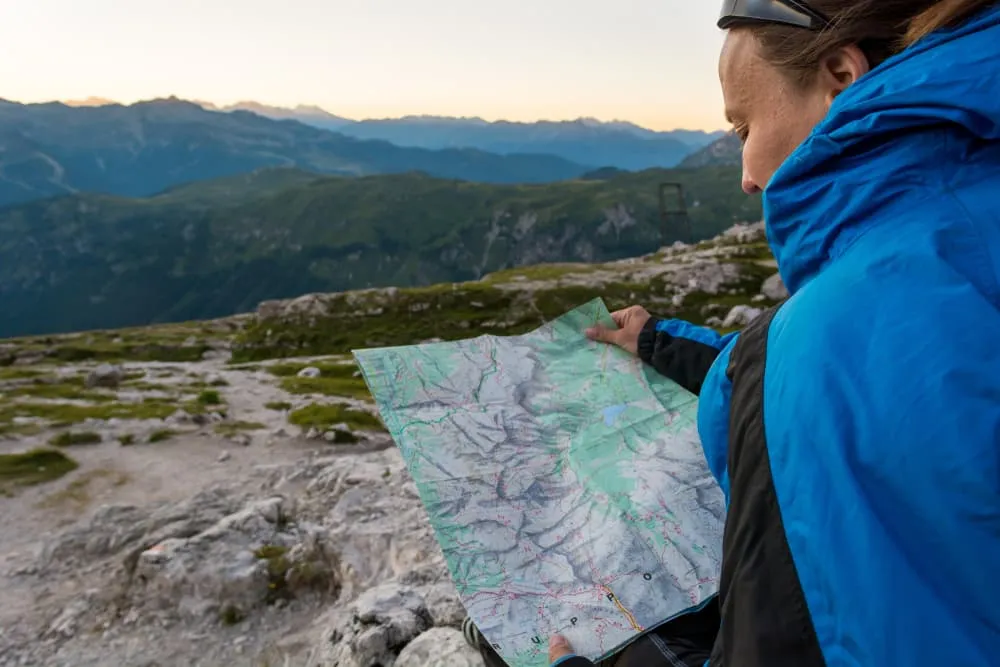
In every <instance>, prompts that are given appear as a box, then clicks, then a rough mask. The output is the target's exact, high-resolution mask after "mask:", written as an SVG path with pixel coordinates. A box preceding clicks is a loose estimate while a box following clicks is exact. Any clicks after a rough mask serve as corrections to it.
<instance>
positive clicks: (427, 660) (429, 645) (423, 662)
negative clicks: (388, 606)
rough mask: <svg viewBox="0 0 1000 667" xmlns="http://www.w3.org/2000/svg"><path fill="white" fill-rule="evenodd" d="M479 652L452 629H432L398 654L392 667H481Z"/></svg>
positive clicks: (458, 632) (481, 660)
mask: <svg viewBox="0 0 1000 667" xmlns="http://www.w3.org/2000/svg"><path fill="white" fill-rule="evenodd" d="M483 664H484V663H483V659H482V657H481V656H480V655H479V651H477V650H475V649H474V648H472V647H471V646H469V645H468V644H467V643H466V641H465V638H464V637H463V636H462V633H461V632H460V631H459V630H455V629H454V628H431V629H430V630H428V631H427V632H425V633H423V634H422V635H420V636H419V637H417V638H416V639H414V640H413V641H412V642H410V643H409V644H407V645H406V647H405V648H404V649H403V650H402V651H401V652H400V654H399V657H398V658H397V659H396V664H395V666H394V667H482V665H483Z"/></svg>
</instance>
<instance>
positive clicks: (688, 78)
mask: <svg viewBox="0 0 1000 667" xmlns="http://www.w3.org/2000/svg"><path fill="white" fill-rule="evenodd" d="M718 10H719V6H718V2H716V1H712V0H709V1H706V0H614V1H612V2H609V0H502V1H501V2H496V1H493V2H489V1H485V0H280V1H279V0H267V1H265V0H30V1H29V0H0V97H2V98H5V99H9V100H15V101H19V102H43V101H51V100H75V99H83V98H87V97H91V96H94V97H103V98H108V99H112V100H115V101H118V102H122V103H126V104H128V103H132V102H135V101H138V100H143V99H152V98H159V97H169V96H171V95H175V96H177V97H180V98H184V99H192V100H202V101H209V102H213V103H216V104H220V105H223V104H231V103H234V102H237V101H243V100H253V101H257V102H261V103H264V104H271V105H275V106H295V105H297V104H312V105H317V106H320V107H322V108H324V109H326V110H328V111H330V112H331V113H335V114H337V115H341V116H346V117H349V118H373V117H374V118H384V117H398V116H403V115H411V114H431V115H446V116H479V117H482V118H485V119H487V120H496V119H507V120H517V121H533V120H539V119H549V120H559V119H573V118H579V117H593V118H598V119H601V120H614V119H622V120H630V121H632V122H635V123H638V124H640V125H643V126H645V127H650V128H653V129H657V130H670V129H675V128H688V129H705V130H716V129H723V128H725V126H726V123H725V119H724V117H723V111H722V95H721V93H720V91H719V83H718V75H717V70H716V64H717V58H718V52H719V49H720V48H721V45H722V38H723V35H722V33H721V31H719V30H718V29H717V28H716V27H715V19H716V17H717V15H718Z"/></svg>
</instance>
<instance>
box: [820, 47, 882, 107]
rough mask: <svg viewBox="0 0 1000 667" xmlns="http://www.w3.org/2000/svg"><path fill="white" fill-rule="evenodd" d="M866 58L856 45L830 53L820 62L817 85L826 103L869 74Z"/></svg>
mask: <svg viewBox="0 0 1000 667" xmlns="http://www.w3.org/2000/svg"><path fill="white" fill-rule="evenodd" d="M870 69H871V67H870V66H869V65H868V58H867V57H866V56H865V54H864V52H863V51H862V50H861V49H859V48H858V46H857V45H856V44H849V45H847V46H842V47H840V48H838V49H836V50H834V51H831V52H830V53H828V54H827V55H826V56H824V57H823V59H822V60H821V61H820V72H819V83H820V85H821V86H822V87H823V92H824V95H825V97H826V103H827V104H828V105H829V104H832V103H833V100H834V98H835V97H837V95H839V94H840V93H842V92H844V90H846V89H847V87H848V86H850V85H851V84H852V83H854V82H855V81H857V80H858V79H860V78H861V77H863V76H864V75H865V74H867V73H868V72H869V70H870Z"/></svg>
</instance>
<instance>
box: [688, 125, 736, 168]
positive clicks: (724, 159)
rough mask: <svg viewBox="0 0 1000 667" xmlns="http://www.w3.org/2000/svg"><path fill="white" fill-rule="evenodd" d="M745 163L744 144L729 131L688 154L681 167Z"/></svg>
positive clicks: (734, 165)
mask: <svg viewBox="0 0 1000 667" xmlns="http://www.w3.org/2000/svg"><path fill="white" fill-rule="evenodd" d="M741 164H743V144H742V142H741V141H740V138H739V137H738V136H736V134H735V133H733V132H729V133H727V134H725V135H724V136H722V137H721V138H720V139H718V140H716V141H714V142H712V143H711V144H709V145H708V146H705V147H704V148H702V149H701V150H699V151H696V152H694V153H692V154H691V155H688V156H687V157H686V158H684V160H683V161H682V162H681V165H680V166H681V167H685V168H690V169H699V168H701V167H718V166H733V167H738V166H740V165H741Z"/></svg>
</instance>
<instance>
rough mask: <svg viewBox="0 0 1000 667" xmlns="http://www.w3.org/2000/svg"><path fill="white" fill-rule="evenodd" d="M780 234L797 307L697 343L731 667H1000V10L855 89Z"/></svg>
mask: <svg viewBox="0 0 1000 667" xmlns="http://www.w3.org/2000/svg"><path fill="white" fill-rule="evenodd" d="M764 215H765V219H766V221H767V225H766V228H767V234H768V239H769V242H770V245H771V248H772V250H773V251H774V255H775V257H776V259H777V262H778V269H779V271H780V273H781V276H782V278H783V279H784V281H785V284H786V285H787V287H788V289H789V292H790V293H791V297H790V298H789V299H788V300H787V301H786V302H785V303H783V304H782V305H780V306H779V307H778V308H776V309H775V310H774V311H772V312H769V313H767V314H766V316H764V317H762V318H761V319H760V320H758V321H757V322H755V323H754V325H751V327H749V328H748V329H747V330H746V331H744V332H742V333H741V334H740V335H739V336H738V337H730V338H729V339H721V338H717V337H716V338H714V340H713V339H710V336H711V334H710V332H708V331H707V330H700V331H698V332H697V335H696V336H695V338H698V339H700V340H701V341H703V342H709V343H713V344H714V345H715V346H716V347H717V348H718V349H720V350H721V354H719V356H718V358H717V359H716V360H715V361H714V363H713V364H712V366H711V369H710V370H709V372H708V374H707V376H706V377H705V378H704V384H703V387H701V396H700V407H699V416H698V421H699V430H700V433H701V437H702V440H703V443H704V447H705V454H706V457H707V459H708V461H709V465H710V467H711V469H712V471H713V473H714V475H715V476H716V478H717V479H718V480H719V482H720V484H721V485H722V486H723V489H724V491H725V492H726V497H727V500H728V501H729V507H730V515H729V518H728V521H727V526H726V545H725V547H724V562H723V577H722V590H721V591H720V602H721V605H722V631H721V633H720V641H719V642H718V643H717V646H716V652H715V654H714V656H713V662H712V664H713V666H714V665H715V664H716V657H717V658H719V659H720V662H719V663H718V664H721V665H725V666H726V667H731V666H735V665H740V666H744V665H750V666H752V665H758V664H759V665H768V666H771V667H773V666H775V665H786V664H787V665H793V664H794V665H799V666H800V667H802V666H805V667H808V666H809V665H812V664H817V665H819V664H826V665H838V666H839V665H844V666H848V665H850V666H854V665H865V666H876V665H877V666H879V667H882V666H889V665H893V666H895V665H900V666H902V665H906V666H909V667H922V666H927V667H943V666H944V665H948V666H949V667H966V666H967V667H980V666H982V667H985V666H986V665H997V664H1000V7H994V8H992V9H989V10H987V11H985V12H983V13H981V14H980V15H979V16H978V17H976V18H974V19H973V20H972V21H970V22H968V23H967V24H965V25H963V26H961V27H960V28H957V29H954V30H947V31H940V32H938V33H935V34H933V35H931V36H929V37H927V38H925V39H924V40H922V41H920V42H918V43H917V44H916V45H914V46H913V47H911V48H909V49H907V50H906V51H904V52H903V53H901V54H899V55H897V56H896V57H894V58H893V59H891V60H889V61H887V62H886V63H884V64H883V65H881V66H880V67H878V68H876V69H875V70H873V71H872V72H871V73H869V74H868V75H867V76H865V77H863V78H862V79H860V80H859V81H858V82H857V83H855V84H854V85H852V86H850V87H849V88H848V89H847V90H846V91H845V92H844V93H842V94H841V95H840V96H839V97H838V98H837V99H836V100H835V102H834V104H833V106H832V108H831V110H830V113H829V114H828V116H827V118H826V119H825V120H824V121H823V122H822V123H821V124H820V125H819V126H818V127H816V128H815V130H814V131H813V133H812V134H811V136H810V137H809V138H808V139H807V140H806V141H805V142H804V143H803V144H802V145H801V146H800V147H799V148H798V149H797V150H796V151H795V152H794V153H793V154H792V155H791V156H790V157H789V158H788V159H787V160H786V161H785V163H784V164H783V165H782V166H781V168H780V169H779V170H778V172H777V173H776V174H775V175H774V177H773V178H772V180H771V182H770V183H769V184H768V187H767V188H766V190H765V192H764ZM657 326H658V327H659V328H660V329H667V328H669V327H671V326H673V327H675V328H676V327H677V325H676V324H671V323H670V322H666V321H665V322H660V323H658V325H657ZM754 383H756V386H751V385H753V384H754ZM754 392H757V394H758V395H757V396H753V395H752V394H754ZM747 410H757V411H759V413H760V414H759V416H760V422H759V423H755V421H756V420H755V417H754V416H751V415H748V414H746V411H747ZM757 440H760V441H762V442H761V443H757ZM735 448H744V450H752V451H750V452H749V453H748V451H734V449H735ZM754 457H760V458H761V459H762V460H754ZM740 466H742V467H743V468H744V469H740ZM747 469H752V470H747ZM768 487H769V488H768ZM748 505H749V506H750V507H747V506H748ZM772 505H773V506H772ZM738 506H740V507H738ZM762 521H772V522H776V523H777V525H778V526H780V531H779V532H778V534H774V533H773V532H771V531H768V530H767V529H766V528H764V527H761V526H755V525H753V522H762ZM734 533H735V534H734ZM768 540H771V541H770V542H768ZM778 542H784V545H782V544H779V543H778ZM776 561H780V562H776ZM772 604H780V605H782V607H781V608H778V609H765V608H761V605H772Z"/></svg>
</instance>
